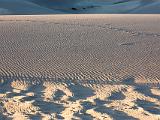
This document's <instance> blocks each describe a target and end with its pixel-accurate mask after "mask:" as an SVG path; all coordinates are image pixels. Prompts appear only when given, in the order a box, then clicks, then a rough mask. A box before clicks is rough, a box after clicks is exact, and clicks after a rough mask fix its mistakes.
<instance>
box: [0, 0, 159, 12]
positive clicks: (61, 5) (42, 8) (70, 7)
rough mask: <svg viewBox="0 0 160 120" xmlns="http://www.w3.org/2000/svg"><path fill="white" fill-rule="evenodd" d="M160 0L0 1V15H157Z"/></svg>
mask: <svg viewBox="0 0 160 120" xmlns="http://www.w3.org/2000/svg"><path fill="white" fill-rule="evenodd" d="M159 6H160V0H0V14H21V15H24V14H89V13H90V14H96V13H101V14H102V13H111V14H113V13H130V14H131V13H136V14H137V13H138V14H140V13H145V14H147V13H148V14H151V13H152V14H159V13H160V7H159Z"/></svg>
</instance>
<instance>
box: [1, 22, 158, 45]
mask: <svg viewBox="0 0 160 120" xmlns="http://www.w3.org/2000/svg"><path fill="white" fill-rule="evenodd" d="M0 22H33V23H42V24H54V25H67V26H68V25H69V26H70V25H71V26H81V27H97V28H100V29H108V30H113V31H116V32H125V33H127V34H131V35H132V36H138V37H140V36H142V37H143V36H148V37H149V36H151V37H158V38H159V37H160V33H149V32H142V31H134V30H130V29H127V28H124V27H114V26H113V25H112V24H105V25H94V24H78V23H77V24H71V23H64V22H63V23H60V22H48V21H40V20H38V21H36V20H0ZM131 44H132V43H128V44H127V45H131Z"/></svg>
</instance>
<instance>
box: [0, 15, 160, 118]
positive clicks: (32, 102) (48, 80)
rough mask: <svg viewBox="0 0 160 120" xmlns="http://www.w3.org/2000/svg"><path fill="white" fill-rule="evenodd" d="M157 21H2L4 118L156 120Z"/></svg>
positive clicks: (0, 101) (159, 73)
mask: <svg viewBox="0 0 160 120" xmlns="http://www.w3.org/2000/svg"><path fill="white" fill-rule="evenodd" d="M159 21H160V16H159V15H122V14H121V15H47V16H42V15H41V16H34V15H31V16H15V15H14V16H0V119H1V120H10V119H13V120H28V119H29V120H30V119H31V120H40V119H42V120H51V119H58V120H59V119H60V120H61V119H65V120H71V119H76V120H92V119H93V120H112V119H114V120H137V119H140V120H147V119H148V120H159V119H160V27H159Z"/></svg>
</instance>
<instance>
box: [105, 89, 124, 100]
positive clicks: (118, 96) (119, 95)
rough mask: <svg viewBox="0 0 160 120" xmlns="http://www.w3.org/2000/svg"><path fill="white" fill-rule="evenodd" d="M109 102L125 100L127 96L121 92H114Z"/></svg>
mask: <svg viewBox="0 0 160 120" xmlns="http://www.w3.org/2000/svg"><path fill="white" fill-rule="evenodd" d="M108 99H109V100H124V99H125V95H124V94H123V93H122V92H121V91H118V92H112V93H111V96H109V97H108Z"/></svg>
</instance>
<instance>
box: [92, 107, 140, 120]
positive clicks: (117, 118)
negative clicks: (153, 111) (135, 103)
mask: <svg viewBox="0 0 160 120" xmlns="http://www.w3.org/2000/svg"><path fill="white" fill-rule="evenodd" d="M95 111H97V112H100V113H106V114H108V115H109V116H111V117H112V118H113V119H114V120H138V119H136V118H134V117H132V116H128V115H127V114H126V113H124V112H122V111H118V110H113V109H112V108H110V107H105V106H100V107H98V108H96V109H95Z"/></svg>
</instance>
